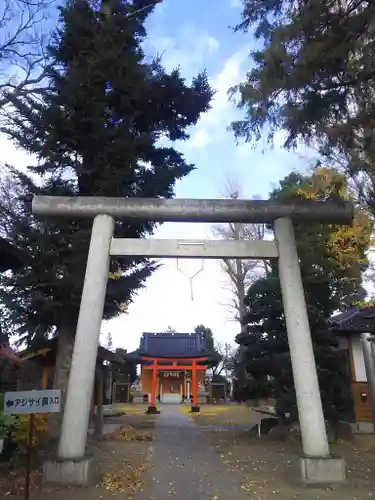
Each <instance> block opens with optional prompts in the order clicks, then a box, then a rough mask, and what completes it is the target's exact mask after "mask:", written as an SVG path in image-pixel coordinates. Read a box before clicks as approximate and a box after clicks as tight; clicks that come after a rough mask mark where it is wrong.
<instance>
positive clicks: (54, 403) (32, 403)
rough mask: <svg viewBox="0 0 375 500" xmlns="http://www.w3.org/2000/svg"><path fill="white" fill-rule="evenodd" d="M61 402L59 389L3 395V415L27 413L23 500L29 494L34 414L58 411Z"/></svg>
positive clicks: (27, 499)
mask: <svg viewBox="0 0 375 500" xmlns="http://www.w3.org/2000/svg"><path fill="white" fill-rule="evenodd" d="M60 404H61V391H60V390H55V389H51V390H45V391H15V392H6V393H5V395H4V409H3V413H4V415H29V433H28V434H29V435H28V442H27V464H26V479H25V496H24V499H25V500H29V495H30V471H31V453H32V448H33V434H34V415H35V414H36V413H58V412H59V411H60Z"/></svg>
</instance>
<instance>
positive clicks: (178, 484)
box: [136, 405, 247, 500]
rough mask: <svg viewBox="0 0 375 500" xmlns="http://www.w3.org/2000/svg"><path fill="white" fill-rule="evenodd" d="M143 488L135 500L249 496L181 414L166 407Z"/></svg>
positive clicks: (224, 499) (229, 499)
mask: <svg viewBox="0 0 375 500" xmlns="http://www.w3.org/2000/svg"><path fill="white" fill-rule="evenodd" d="M155 431H156V440H155V444H154V446H153V449H152V454H151V456H150V463H149V470H148V472H147V477H146V481H145V484H144V486H143V487H142V489H141V490H140V491H139V492H138V494H137V496H136V500H149V499H150V498H152V499H153V500H167V499H168V498H179V499H181V500H212V499H213V498H216V497H217V499H220V500H244V499H246V498H247V497H246V493H245V491H244V490H243V489H241V486H240V484H239V483H238V477H234V476H235V475H234V474H231V472H230V471H229V469H227V468H226V467H225V465H224V464H223V463H222V462H221V460H220V457H219V456H218V455H217V454H216V453H215V451H214V450H213V449H212V448H211V446H210V445H209V444H208V443H207V442H206V440H205V438H204V436H203V434H202V432H201V431H200V430H199V428H198V426H196V425H195V424H194V423H193V422H191V420H190V419H189V417H188V415H186V414H185V413H181V411H180V407H179V406H178V407H177V406H171V405H163V406H162V408H161V414H160V415H158V417H157V420H156V428H155Z"/></svg>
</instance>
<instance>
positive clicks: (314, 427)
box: [32, 196, 354, 484]
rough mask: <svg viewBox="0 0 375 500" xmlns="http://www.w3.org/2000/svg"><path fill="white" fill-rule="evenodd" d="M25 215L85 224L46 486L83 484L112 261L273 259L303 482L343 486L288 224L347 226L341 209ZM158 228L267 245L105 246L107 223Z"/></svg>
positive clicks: (348, 216) (90, 208)
mask: <svg viewBox="0 0 375 500" xmlns="http://www.w3.org/2000/svg"><path fill="white" fill-rule="evenodd" d="M32 211H33V213H34V215H36V216H40V217H68V218H71V219H77V218H93V219H94V221H93V227H92V234H91V242H90V248H89V253H88V259H87V267H86V275H85V281H84V286H83V291H82V299H81V307H80V312H79V317H78V323H77V331H76V337H75V344H74V351H73V357H72V364H71V370H70V376H69V384H68V391H67V396H66V404H65V411H64V416H63V423H62V432H61V437H60V443H59V448H58V458H57V460H56V461H54V462H49V463H46V464H45V467H44V477H45V480H46V481H48V482H55V483H64V484H87V483H88V481H89V480H90V470H91V460H90V458H89V457H86V456H85V449H86V439H87V429H88V421H89V412H90V403H91V390H90V389H89V388H90V387H92V386H93V382H94V373H95V362H96V355H97V349H98V345H99V336H100V328H101V323H102V317H103V307H104V301H105V295H106V285H107V279H108V270H109V260H110V257H111V256H114V257H118V256H131V257H149V258H152V257H154V258H169V257H170V258H204V259H207V258H208V259H222V258H237V259H278V265H279V276H280V286H281V292H282V298H283V304H284V312H285V320H286V325H287V331H288V341H289V348H290V354H291V361H292V368H293V377H294V384H295V391H296V396H297V405H298V414H299V421H300V427H301V435H302V450H303V455H302V456H301V458H300V464H301V475H302V480H303V481H306V482H309V483H332V482H340V481H344V480H345V478H346V472H345V463H344V461H343V460H342V459H339V458H333V457H332V456H331V455H330V452H329V447H328V440H327V434H326V428H325V422H324V416H323V410H322V403H321V398H320V392H319V385H318V377H317V371H316V365H315V359H314V352H313V344H312V341H311V333H310V326H309V321H308V316H307V310H306V302H305V296H304V290H303V284H302V280H301V273H300V267H299V260H298V255H297V247H296V241H295V236H294V228H293V222H302V223H307V224H308V223H317V222H319V223H327V224H351V223H352V220H353V217H354V207H353V205H352V204H351V203H349V202H341V203H336V202H324V203H320V202H314V201H307V200H306V201H300V202H298V203H292V204H285V203H276V202H274V201H264V200H256V201H248V200H198V199H169V200H165V199H157V198H155V199H153V198H152V199H146V198H101V197H71V198H68V197H48V196H35V197H34V199H33V203H32ZM116 218H117V219H126V220H129V221H130V220H134V221H140V220H152V221H157V222H206V223H219V222H221V223H226V222H242V223H272V224H273V228H274V234H275V241H215V240H206V241H194V240H162V239H159V240H158V239H131V238H125V239H124V238H114V221H115V219H116Z"/></svg>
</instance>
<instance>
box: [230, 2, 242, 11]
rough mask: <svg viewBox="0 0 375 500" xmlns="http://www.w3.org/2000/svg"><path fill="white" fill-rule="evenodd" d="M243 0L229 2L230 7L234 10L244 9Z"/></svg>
mask: <svg viewBox="0 0 375 500" xmlns="http://www.w3.org/2000/svg"><path fill="white" fill-rule="evenodd" d="M242 5H243V4H242V0H229V7H231V8H232V9H238V8H240V7H242Z"/></svg>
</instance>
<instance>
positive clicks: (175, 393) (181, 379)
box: [127, 332, 219, 409]
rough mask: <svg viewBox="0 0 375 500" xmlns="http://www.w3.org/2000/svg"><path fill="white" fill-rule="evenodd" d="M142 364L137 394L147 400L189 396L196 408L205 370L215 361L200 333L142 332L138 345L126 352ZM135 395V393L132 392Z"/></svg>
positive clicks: (175, 399)
mask: <svg viewBox="0 0 375 500" xmlns="http://www.w3.org/2000/svg"><path fill="white" fill-rule="evenodd" d="M127 359H128V360H129V361H132V362H135V363H137V364H140V365H141V375H140V384H139V385H140V394H138V395H137V396H138V397H139V396H140V397H141V398H142V399H143V400H146V401H148V402H149V405H150V408H153V407H154V406H155V400H156V399H159V401H160V402H161V403H181V402H182V401H183V400H191V401H192V406H193V408H195V409H198V406H197V403H198V399H200V400H201V401H202V399H206V397H207V396H208V392H207V391H206V389H205V383H204V382H205V373H206V370H207V369H208V368H209V367H211V366H213V365H215V364H217V363H218V361H219V359H218V357H217V355H216V354H215V353H212V352H209V351H207V349H206V348H205V344H204V339H203V337H202V335H201V334H199V333H170V332H166V333H144V334H143V336H142V338H141V342H140V346H139V349H137V350H136V351H134V352H132V353H130V354H128V355H127ZM135 396H136V395H135Z"/></svg>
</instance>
